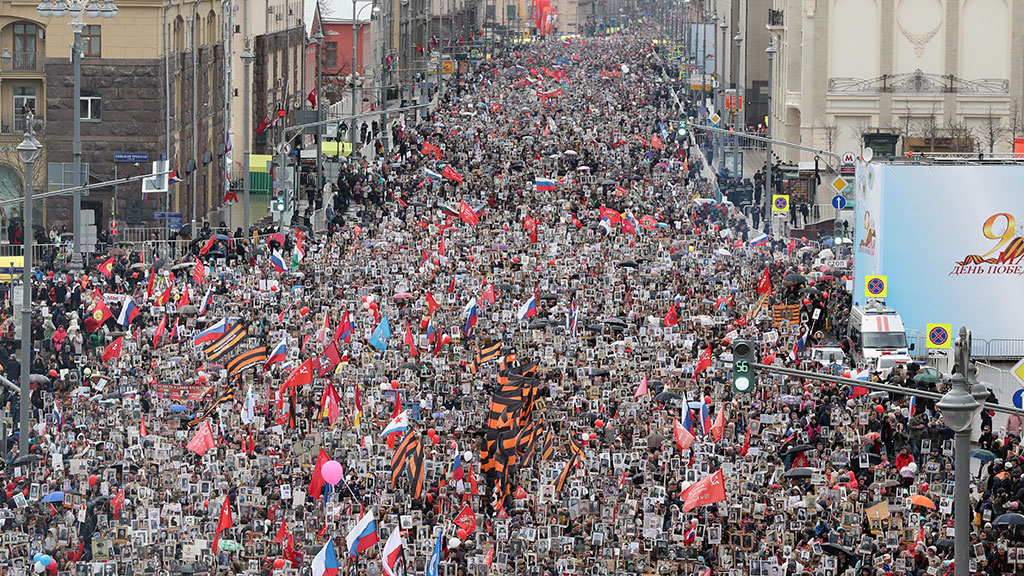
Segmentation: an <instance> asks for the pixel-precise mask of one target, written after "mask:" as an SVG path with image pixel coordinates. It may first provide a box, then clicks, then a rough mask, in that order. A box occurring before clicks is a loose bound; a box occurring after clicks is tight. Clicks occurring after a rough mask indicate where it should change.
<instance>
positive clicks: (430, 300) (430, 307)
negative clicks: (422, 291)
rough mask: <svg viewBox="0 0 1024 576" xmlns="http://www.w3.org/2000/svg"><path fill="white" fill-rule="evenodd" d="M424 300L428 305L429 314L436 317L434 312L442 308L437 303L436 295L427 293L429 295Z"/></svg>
mask: <svg viewBox="0 0 1024 576" xmlns="http://www.w3.org/2000/svg"><path fill="white" fill-rule="evenodd" d="M424 300H425V301H426V303H427V310H428V314H430V315H431V316H433V315H434V311H435V310H437V309H438V308H440V306H438V305H437V301H436V300H434V295H433V294H431V293H430V292H429V291H427V295H426V297H425V298H424Z"/></svg>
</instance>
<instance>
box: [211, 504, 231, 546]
mask: <svg viewBox="0 0 1024 576" xmlns="http://www.w3.org/2000/svg"><path fill="white" fill-rule="evenodd" d="M234 525H235V523H234V522H233V521H232V520H231V498H229V497H228V495H227V494H225V495H224V504H222V505H221V507H220V518H218V519H217V531H216V532H214V534H213V553H214V554H216V553H217V545H218V541H219V540H220V533H221V532H223V531H224V530H227V529H228V528H231V527H232V526H234Z"/></svg>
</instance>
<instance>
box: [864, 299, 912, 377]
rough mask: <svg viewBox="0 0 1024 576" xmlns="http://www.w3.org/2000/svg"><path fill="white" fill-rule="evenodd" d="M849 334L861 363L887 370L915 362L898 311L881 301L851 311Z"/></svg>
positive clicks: (871, 302) (870, 302)
mask: <svg viewBox="0 0 1024 576" xmlns="http://www.w3.org/2000/svg"><path fill="white" fill-rule="evenodd" d="M848 335H849V337H850V340H852V341H853V346H852V347H851V352H852V355H853V357H854V360H855V361H856V362H857V363H858V364H862V365H864V366H865V367H869V368H872V369H874V370H882V371H885V372H888V371H889V370H890V369H892V368H893V367H894V366H897V365H901V364H903V365H905V364H909V363H910V362H912V361H913V359H912V358H911V357H910V352H911V351H913V349H914V345H913V344H911V345H910V347H909V348H908V347H907V332H906V330H905V329H904V327H903V319H902V318H900V315H899V313H898V312H896V311H895V310H893V309H892V308H889V307H887V306H886V305H885V304H884V303H883V302H880V301H878V300H869V301H868V303H867V305H864V306H859V305H858V306H854V307H853V310H851V311H850V323H849V325H848Z"/></svg>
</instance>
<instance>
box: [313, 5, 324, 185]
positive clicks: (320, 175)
mask: <svg viewBox="0 0 1024 576" xmlns="http://www.w3.org/2000/svg"><path fill="white" fill-rule="evenodd" d="M312 40H313V42H315V43H316V121H317V122H319V121H321V120H323V116H322V115H321V113H320V101H321V100H323V94H321V92H320V73H321V70H322V69H323V67H324V64H323V62H324V31H323V24H322V23H321V24H320V29H319V30H317V31H316V34H314V35H313V38H312ZM323 133H324V127H323V126H317V127H316V189H317V191H320V190H323V188H324V164H323V162H324V160H323V155H324V152H323V146H322V145H321V142H322V139H323Z"/></svg>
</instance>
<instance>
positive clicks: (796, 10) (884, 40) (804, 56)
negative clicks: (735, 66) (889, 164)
mask: <svg viewBox="0 0 1024 576" xmlns="http://www.w3.org/2000/svg"><path fill="white" fill-rule="evenodd" d="M773 8H774V10H775V11H780V12H781V14H779V15H778V17H777V18H772V19H770V20H769V24H768V29H769V31H770V32H771V33H772V35H773V37H774V40H775V42H776V46H777V48H778V56H777V57H776V58H775V70H774V72H775V75H774V82H773V84H774V86H773V87H772V90H773V91H772V95H773V102H772V116H773V123H774V130H773V132H774V133H775V134H776V136H777V137H778V138H781V139H783V140H787V141H790V142H797V143H800V144H803V145H805V146H813V147H816V148H820V149H825V150H831V151H834V152H838V153H842V152H845V151H853V152H858V151H860V150H862V146H863V142H862V134H863V133H865V132H878V131H881V132H886V133H892V134H898V135H899V136H900V139H899V143H898V144H897V147H896V153H897V154H903V153H905V152H908V151H912V150H916V151H935V152H948V151H953V152H981V153H984V154H990V153H992V152H995V153H1000V152H1004V153H1005V152H1008V151H1010V150H1011V149H1012V148H1011V147H1012V143H1013V141H1014V138H1022V137H1024V129H1022V126H1024V103H1022V101H1021V97H1022V92H1024V91H1022V86H1024V3H1021V2H1019V0H1018V1H1015V0H773ZM779 155H780V156H781V157H782V159H783V160H787V161H796V160H799V159H803V160H807V159H809V155H808V154H803V155H802V156H801V154H800V153H799V152H797V151H795V150H788V149H782V150H780V151H779Z"/></svg>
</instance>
